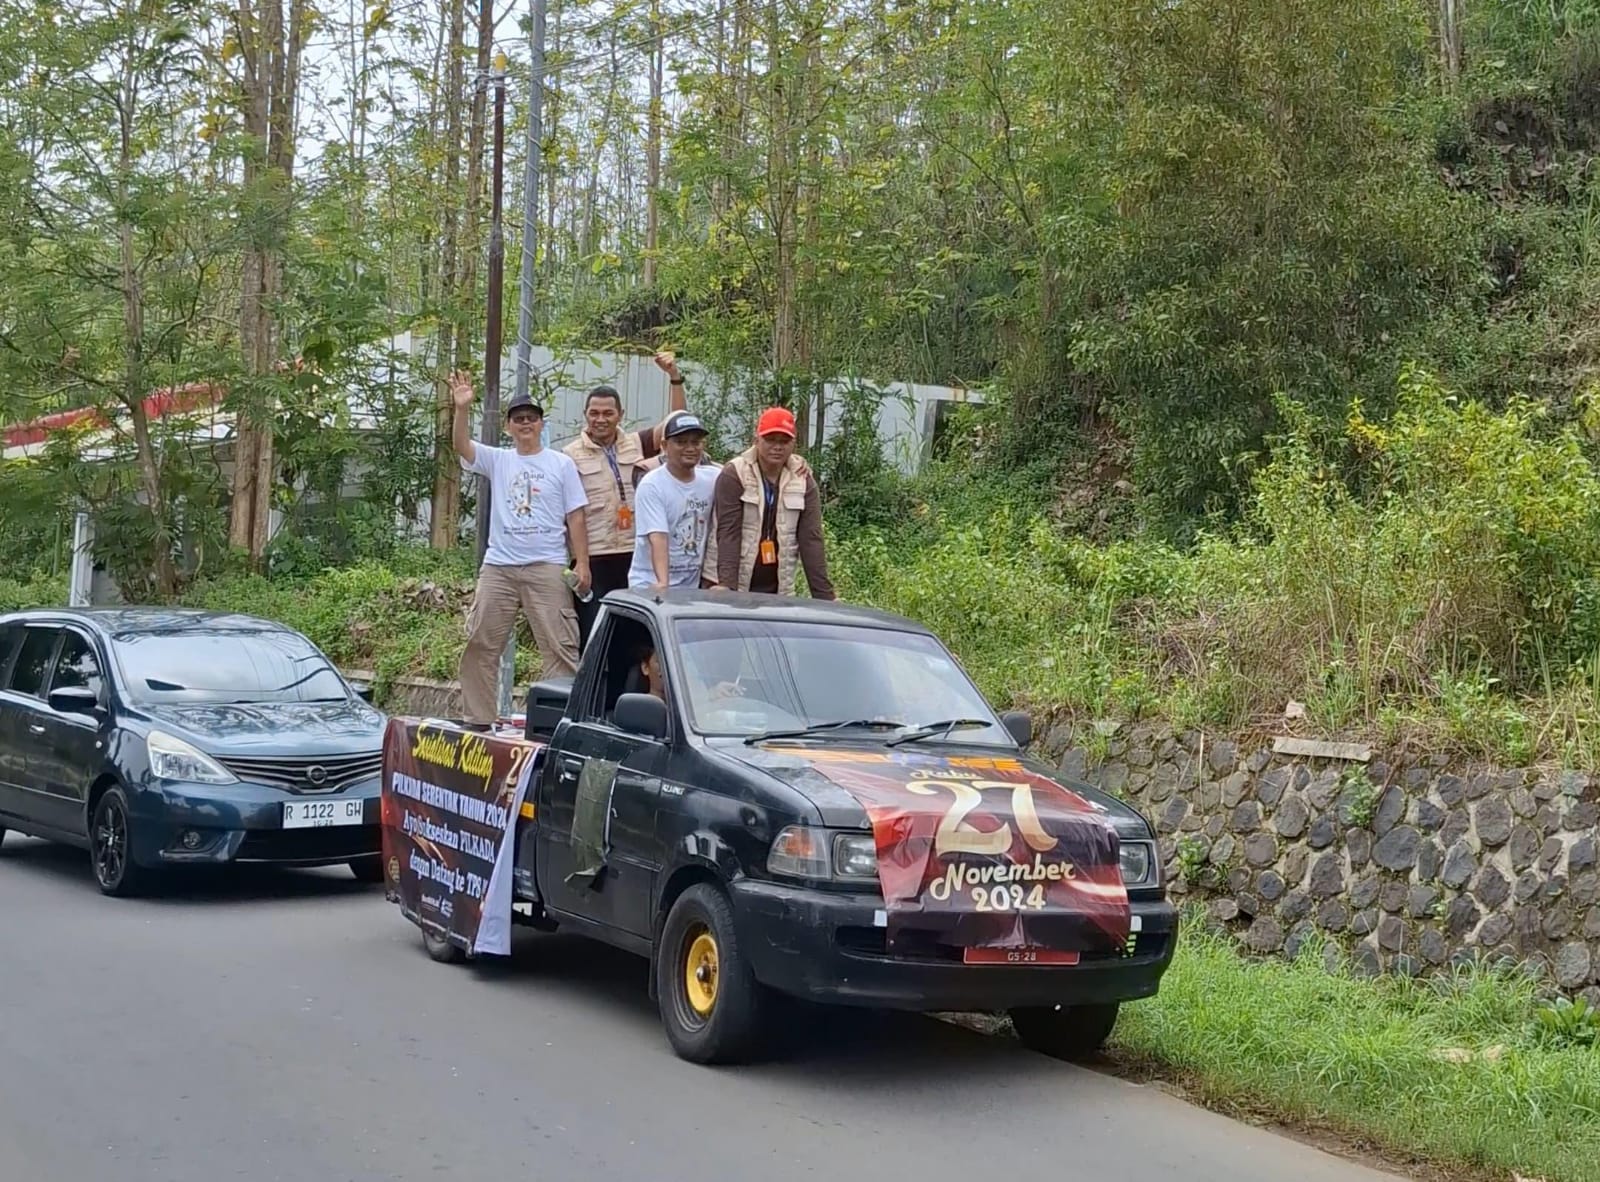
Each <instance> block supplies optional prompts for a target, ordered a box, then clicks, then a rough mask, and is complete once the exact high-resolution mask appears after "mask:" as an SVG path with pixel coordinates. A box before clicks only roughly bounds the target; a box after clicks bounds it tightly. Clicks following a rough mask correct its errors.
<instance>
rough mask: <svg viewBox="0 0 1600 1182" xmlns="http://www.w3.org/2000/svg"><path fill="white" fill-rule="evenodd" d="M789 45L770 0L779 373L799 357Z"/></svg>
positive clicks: (770, 187) (770, 183) (770, 176)
mask: <svg viewBox="0 0 1600 1182" xmlns="http://www.w3.org/2000/svg"><path fill="white" fill-rule="evenodd" d="M783 46H784V37H783V26H782V24H781V23H780V20H779V12H778V0H767V92H768V102H769V104H770V112H771V113H770V116H769V122H768V126H769V128H770V133H771V144H770V147H769V150H768V154H767V194H768V199H769V200H770V201H771V203H772V209H771V215H772V234H773V255H772V270H773V294H772V368H773V371H774V372H775V373H777V374H779V375H782V374H783V373H784V372H785V371H786V370H787V369H788V368H789V366H790V363H791V362H792V361H793V359H794V338H795V308H794V204H795V193H794V186H795V178H794V170H793V168H792V167H791V165H790V143H789V137H790V118H789V113H790V103H789V94H788V86H787V79H786V78H785V71H786V68H787V67H786V65H785V62H784V52H783Z"/></svg>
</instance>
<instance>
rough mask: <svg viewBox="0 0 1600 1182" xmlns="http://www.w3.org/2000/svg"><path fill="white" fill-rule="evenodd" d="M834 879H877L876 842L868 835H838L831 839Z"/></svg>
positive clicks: (872, 880)
mask: <svg viewBox="0 0 1600 1182" xmlns="http://www.w3.org/2000/svg"><path fill="white" fill-rule="evenodd" d="M833 876H834V877H835V878H841V879H844V878H848V879H862V880H865V881H870V882H876V881H877V879H878V842H877V840H876V839H875V838H874V837H873V836H872V834H870V833H840V834H838V835H836V836H835V837H834V839H833Z"/></svg>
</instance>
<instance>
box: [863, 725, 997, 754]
mask: <svg viewBox="0 0 1600 1182" xmlns="http://www.w3.org/2000/svg"><path fill="white" fill-rule="evenodd" d="M993 725H994V723H992V722H989V721H988V720H987V719H983V718H946V719H943V720H942V721H939V722H925V723H923V724H922V725H921V726H919V727H915V728H913V729H912V730H911V731H909V732H907V733H906V734H903V735H897V736H896V737H895V738H893V739H890V740H889V741H888V742H887V743H885V744H884V746H885V747H898V746H900V744H901V743H915V742H916V741H917V740H918V739H931V738H933V737H934V736H935V735H938V736H940V737H941V738H942V737H943V736H945V735H948V734H949V733H950V732H951V731H965V730H972V729H973V728H975V727H990V726H993Z"/></svg>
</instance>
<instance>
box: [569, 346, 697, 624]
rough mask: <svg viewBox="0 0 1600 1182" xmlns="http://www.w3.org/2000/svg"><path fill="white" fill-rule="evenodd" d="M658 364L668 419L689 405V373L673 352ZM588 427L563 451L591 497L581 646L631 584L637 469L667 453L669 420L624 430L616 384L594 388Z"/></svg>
mask: <svg viewBox="0 0 1600 1182" xmlns="http://www.w3.org/2000/svg"><path fill="white" fill-rule="evenodd" d="M655 361H656V365H657V367H659V368H660V369H661V370H662V371H663V372H664V373H665V374H666V375H667V379H668V381H669V382H670V383H671V387H670V389H671V397H670V398H669V399H668V411H667V417H668V418H670V417H671V416H672V415H673V414H674V413H675V412H677V411H680V410H686V409H688V403H687V401H686V400H685V398H684V393H683V374H682V373H681V372H680V371H679V369H678V363H677V360H676V359H675V358H674V357H673V355H672V354H671V353H657V354H656V358H655ZM583 419H584V429H583V431H582V432H581V433H580V434H579V435H578V437H577V438H576V439H574V440H573V441H572V442H571V443H569V444H567V445H566V447H564V448H562V449H561V450H562V451H564V452H566V453H567V455H569V456H571V457H572V462H573V463H575V464H577V466H578V478H579V479H580V480H582V481H583V491H584V493H585V494H586V495H587V496H588V498H589V504H588V505H587V507H586V508H585V510H584V516H585V521H586V523H587V525H588V527H589V572H590V577H591V578H592V579H593V587H594V596H593V598H591V599H590V600H589V601H588V602H587V603H585V602H583V601H582V600H579V601H578V603H577V609H578V649H579V651H580V652H581V651H582V650H583V648H584V646H585V645H587V644H588V642H589V630H590V629H591V628H592V627H594V618H595V615H596V614H597V613H598V612H599V610H600V601H601V600H602V599H604V598H605V595H606V592H607V591H616V590H618V589H619V588H622V587H626V586H627V585H628V567H629V565H630V564H631V563H632V562H633V543H634V533H633V526H634V521H633V515H634V500H633V494H634V487H635V486H636V485H637V484H638V476H637V474H636V473H635V471H634V470H635V469H636V468H637V467H639V466H640V465H642V464H644V462H645V461H646V460H649V459H651V458H652V457H654V456H655V455H657V454H658V453H659V452H660V451H661V428H662V424H664V423H665V421H666V420H665V419H663V420H662V423H658V424H657V425H656V426H654V427H646V428H644V429H643V430H642V431H628V432H624V431H623V430H622V396H621V395H619V394H618V393H617V391H616V390H615V389H614V388H613V387H611V386H596V387H595V388H594V389H593V390H590V391H589V396H588V398H587V399H586V400H585V401H584V406H583Z"/></svg>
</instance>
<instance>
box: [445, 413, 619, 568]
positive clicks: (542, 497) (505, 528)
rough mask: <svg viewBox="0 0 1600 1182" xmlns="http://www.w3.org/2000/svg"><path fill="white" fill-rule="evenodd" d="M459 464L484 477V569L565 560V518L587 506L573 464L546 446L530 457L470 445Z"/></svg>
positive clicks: (564, 454)
mask: <svg viewBox="0 0 1600 1182" xmlns="http://www.w3.org/2000/svg"><path fill="white" fill-rule="evenodd" d="M473 446H474V448H475V449H476V454H475V455H474V456H473V459H472V463H470V464H469V463H467V462H466V461H465V460H463V461H462V462H461V466H462V467H463V468H465V469H466V470H467V471H468V472H473V473H476V474H477V475H479V476H487V477H488V478H489V545H488V548H487V549H486V550H485V551H484V555H483V561H484V562H485V563H486V564H488V565H489V566H524V565H526V564H527V563H530V562H556V563H561V564H565V563H566V561H567V514H568V513H571V512H572V511H573V510H574V509H581V508H583V507H584V506H585V505H587V504H588V503H589V497H588V495H587V494H586V493H585V492H584V491H583V481H582V480H580V479H579V478H578V465H576V464H574V463H573V462H572V457H571V456H569V455H567V454H566V453H565V452H559V451H556V450H555V449H554V448H551V447H547V448H544V449H542V450H541V451H538V452H535V453H534V454H533V455H531V456H522V455H518V454H517V453H516V451H515V450H514V449H512V448H509V447H488V446H486V445H485V444H482V443H478V444H474V445H473Z"/></svg>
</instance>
